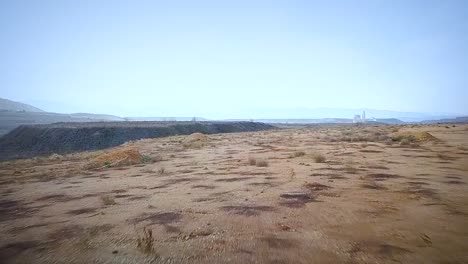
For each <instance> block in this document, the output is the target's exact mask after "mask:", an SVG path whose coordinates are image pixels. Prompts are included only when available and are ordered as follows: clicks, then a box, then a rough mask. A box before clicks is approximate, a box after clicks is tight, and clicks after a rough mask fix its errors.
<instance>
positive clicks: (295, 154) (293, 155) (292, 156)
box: [291, 151, 306, 158]
mask: <svg viewBox="0 0 468 264" xmlns="http://www.w3.org/2000/svg"><path fill="white" fill-rule="evenodd" d="M305 154H306V153H305V152H304V151H295V152H294V153H293V154H292V155H291V158H297V157H302V156H305Z"/></svg>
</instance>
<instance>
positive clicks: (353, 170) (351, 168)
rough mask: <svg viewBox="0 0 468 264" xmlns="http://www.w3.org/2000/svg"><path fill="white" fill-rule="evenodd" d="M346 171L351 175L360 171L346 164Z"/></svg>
mask: <svg viewBox="0 0 468 264" xmlns="http://www.w3.org/2000/svg"><path fill="white" fill-rule="evenodd" d="M344 171H346V172H347V173H349V174H356V173H357V171H358V169H356V168H355V167H353V165H351V164H346V166H345V167H344Z"/></svg>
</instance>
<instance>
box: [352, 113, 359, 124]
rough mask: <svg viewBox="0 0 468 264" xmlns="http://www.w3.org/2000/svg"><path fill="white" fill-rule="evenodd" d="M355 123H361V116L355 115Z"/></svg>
mask: <svg viewBox="0 0 468 264" xmlns="http://www.w3.org/2000/svg"><path fill="white" fill-rule="evenodd" d="M353 123H361V116H360V115H354V119H353Z"/></svg>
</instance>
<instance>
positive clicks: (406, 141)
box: [392, 131, 439, 145]
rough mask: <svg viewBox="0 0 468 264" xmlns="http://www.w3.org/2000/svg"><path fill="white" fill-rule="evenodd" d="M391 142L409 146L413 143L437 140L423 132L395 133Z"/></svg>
mask: <svg viewBox="0 0 468 264" xmlns="http://www.w3.org/2000/svg"><path fill="white" fill-rule="evenodd" d="M392 140H393V141H397V142H400V144H401V145H410V144H411V143H413V142H426V141H438V140H439V139H437V138H436V137H434V136H433V135H431V134H430V133H428V132H425V131H424V132H401V133H395V134H394V135H393V136H392Z"/></svg>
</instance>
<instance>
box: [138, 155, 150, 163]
mask: <svg viewBox="0 0 468 264" xmlns="http://www.w3.org/2000/svg"><path fill="white" fill-rule="evenodd" d="M152 162H153V158H152V157H151V156H148V155H143V156H142V157H141V163H152Z"/></svg>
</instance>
